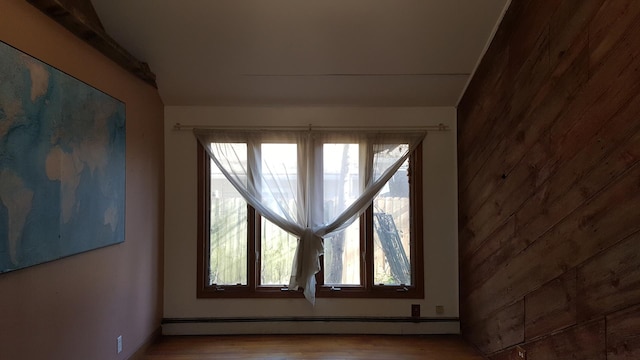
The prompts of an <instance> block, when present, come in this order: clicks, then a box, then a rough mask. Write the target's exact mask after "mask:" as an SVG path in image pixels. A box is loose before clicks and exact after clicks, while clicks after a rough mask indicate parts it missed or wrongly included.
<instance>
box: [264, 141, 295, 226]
mask: <svg viewBox="0 0 640 360" xmlns="http://www.w3.org/2000/svg"><path fill="white" fill-rule="evenodd" d="M297 149H298V147H297V145H296V144H271V143H266V144H262V145H261V150H260V151H261V157H262V161H261V163H260V169H261V171H262V179H263V182H262V183H260V196H261V198H260V199H261V201H262V204H263V205H265V206H267V207H269V208H270V209H272V210H274V211H275V212H276V213H278V214H280V215H282V216H284V217H285V218H287V219H288V220H289V221H292V222H296V220H297V219H296V218H295V216H296V214H297V209H296V203H295V198H296V194H297V186H298V150H297Z"/></svg>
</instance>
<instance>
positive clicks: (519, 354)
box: [512, 346, 527, 360]
mask: <svg viewBox="0 0 640 360" xmlns="http://www.w3.org/2000/svg"><path fill="white" fill-rule="evenodd" d="M512 359H516V360H527V352H526V351H525V349H523V348H521V347H520V346H516V347H515V348H514V349H513V357H512Z"/></svg>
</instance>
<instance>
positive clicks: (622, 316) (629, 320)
mask: <svg viewBox="0 0 640 360" xmlns="http://www.w3.org/2000/svg"><path fill="white" fill-rule="evenodd" d="M629 359H640V306H634V307H631V308H628V309H625V310H622V311H619V312H616V313H614V314H611V315H610V316H607V360H629Z"/></svg>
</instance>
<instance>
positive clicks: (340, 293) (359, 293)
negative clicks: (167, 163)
mask: <svg viewBox="0 0 640 360" xmlns="http://www.w3.org/2000/svg"><path fill="white" fill-rule="evenodd" d="M197 162H198V172H197V176H198V185H197V189H198V200H197V207H198V211H197V213H198V214H197V216H198V221H197V227H198V231H197V236H198V239H197V247H198V249H197V254H198V258H197V266H196V267H197V291H196V296H197V297H198V298H303V297H304V296H303V294H302V291H292V290H288V289H287V288H286V286H287V285H286V284H283V285H282V286H259V285H258V279H259V277H260V273H259V272H260V261H261V259H260V257H259V256H258V257H257V258H256V255H255V254H258V253H259V252H260V226H261V225H260V224H261V218H260V215H259V214H258V213H257V212H256V211H255V209H253V207H251V206H250V205H247V211H248V212H247V219H248V229H247V244H248V246H247V252H248V254H247V255H248V257H247V259H248V261H247V277H248V279H247V284H246V285H222V286H218V285H209V284H208V274H209V260H208V253H209V252H208V239H209V238H210V234H209V229H210V206H211V204H210V196H209V195H208V194H210V192H211V191H210V178H211V177H210V173H211V168H210V159H209V156H208V155H207V153H206V151H205V150H204V148H203V147H202V145H201V144H200V143H198V146H197ZM408 176H409V189H410V190H409V194H410V199H409V204H410V205H409V207H410V227H411V230H410V231H411V235H410V236H411V244H412V246H411V251H410V254H409V256H410V264H411V282H412V284H411V285H410V286H405V285H399V286H395V285H377V284H374V283H373V266H374V265H373V251H372V249H373V246H374V244H373V242H374V238H373V231H374V230H373V206H372V205H371V206H369V208H368V209H367V210H366V211H365V213H364V214H363V215H361V216H360V225H361V226H360V229H361V230H360V232H361V236H360V247H361V254H362V259H361V261H360V281H361V285H340V287H339V288H336V287H335V286H330V285H325V284H324V281H323V279H324V270H323V269H321V270H320V273H318V275H317V281H318V284H317V285H316V297H317V298H395V299H418V298H424V262H423V257H424V252H423V242H424V237H423V229H422V222H423V221H422V201H423V191H422V184H423V182H422V145H421V144H420V145H419V146H418V147H417V148H416V149H415V150H414V152H413V153H412V154H411V155H410V156H409V174H408ZM320 264H321V265H322V266H323V264H324V261H322V259H320Z"/></svg>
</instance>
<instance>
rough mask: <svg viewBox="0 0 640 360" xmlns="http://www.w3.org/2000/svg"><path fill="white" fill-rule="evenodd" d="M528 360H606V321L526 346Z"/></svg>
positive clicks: (574, 329) (558, 334)
mask: <svg viewBox="0 0 640 360" xmlns="http://www.w3.org/2000/svg"><path fill="white" fill-rule="evenodd" d="M525 349H526V350H527V359H529V360H538V359H580V360H605V359H606V349H605V321H604V319H603V320H600V321H597V322H594V323H589V324H587V325H583V326H578V327H574V328H571V329H569V330H567V331H564V332H560V333H556V334H553V335H551V336H548V337H546V338H544V339H542V340H538V341H535V342H533V343H531V344H529V345H526V346H525Z"/></svg>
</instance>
